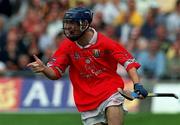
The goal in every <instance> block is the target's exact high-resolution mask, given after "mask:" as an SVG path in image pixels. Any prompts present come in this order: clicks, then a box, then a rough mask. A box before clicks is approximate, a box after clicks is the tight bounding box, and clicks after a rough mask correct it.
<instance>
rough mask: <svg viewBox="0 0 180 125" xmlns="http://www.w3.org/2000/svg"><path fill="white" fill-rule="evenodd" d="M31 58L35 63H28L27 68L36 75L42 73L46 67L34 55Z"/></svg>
mask: <svg viewBox="0 0 180 125" xmlns="http://www.w3.org/2000/svg"><path fill="white" fill-rule="evenodd" d="M33 57H34V59H35V61H34V62H32V63H29V64H28V65H27V67H29V68H31V70H32V71H33V72H36V73H40V72H43V71H44V69H45V68H46V66H45V65H44V63H43V62H42V61H41V60H40V59H39V58H38V57H37V56H36V55H33Z"/></svg>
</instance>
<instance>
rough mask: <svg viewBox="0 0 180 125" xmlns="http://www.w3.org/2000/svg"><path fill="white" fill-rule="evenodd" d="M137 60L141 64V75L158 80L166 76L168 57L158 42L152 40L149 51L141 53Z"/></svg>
mask: <svg viewBox="0 0 180 125" xmlns="http://www.w3.org/2000/svg"><path fill="white" fill-rule="evenodd" d="M137 60H138V61H139V62H140V64H141V68H140V70H139V71H140V74H141V75H142V76H144V77H145V78H152V79H157V80H158V79H161V77H162V76H163V75H164V73H165V66H166V64H165V62H166V56H165V54H164V53H163V52H162V51H161V50H160V43H159V41H158V40H156V39H154V40H151V42H150V45H149V48H148V50H145V51H143V52H140V53H139V55H138V57H137Z"/></svg>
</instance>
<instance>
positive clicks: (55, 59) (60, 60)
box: [47, 46, 69, 77]
mask: <svg viewBox="0 0 180 125" xmlns="http://www.w3.org/2000/svg"><path fill="white" fill-rule="evenodd" d="M68 65H69V57H68V50H67V48H64V47H63V46H62V47H60V48H59V49H58V50H57V51H56V52H55V53H54V54H53V56H52V57H51V58H50V60H49V61H48V63H47V66H48V67H51V68H52V69H53V70H54V72H55V74H56V76H57V77H61V76H62V75H63V73H64V72H65V70H66V68H67V67H68Z"/></svg>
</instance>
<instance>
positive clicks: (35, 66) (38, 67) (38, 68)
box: [27, 55, 58, 80]
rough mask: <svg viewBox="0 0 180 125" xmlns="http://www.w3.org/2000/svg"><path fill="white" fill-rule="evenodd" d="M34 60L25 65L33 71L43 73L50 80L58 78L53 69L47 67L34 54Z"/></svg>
mask: <svg viewBox="0 0 180 125" xmlns="http://www.w3.org/2000/svg"><path fill="white" fill-rule="evenodd" d="M34 59H35V61H34V62H32V63H29V64H28V65H27V66H28V67H30V68H31V70H32V71H34V72H35V73H43V74H44V75H45V76H46V77H48V78H49V79H52V80H56V79H58V77H57V76H56V73H55V72H54V70H53V69H52V68H50V67H47V66H46V65H45V64H44V63H43V62H42V61H41V60H40V59H39V58H38V57H37V56H36V55H34Z"/></svg>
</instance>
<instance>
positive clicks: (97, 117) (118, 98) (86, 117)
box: [81, 92, 127, 125]
mask: <svg viewBox="0 0 180 125" xmlns="http://www.w3.org/2000/svg"><path fill="white" fill-rule="evenodd" d="M123 103H124V97H123V96H122V95H121V94H119V93H118V92H117V93H115V94H113V95H112V96H110V97H109V98H108V99H107V100H105V101H104V102H102V103H101V104H100V105H99V107H98V108H97V109H95V110H91V111H87V112H81V119H82V122H83V125H94V124H97V123H107V119H106V115H105V110H106V108H107V107H109V106H113V105H118V106H119V108H122V109H123V110H124V111H125V112H127V110H126V109H125V108H124V107H123Z"/></svg>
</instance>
